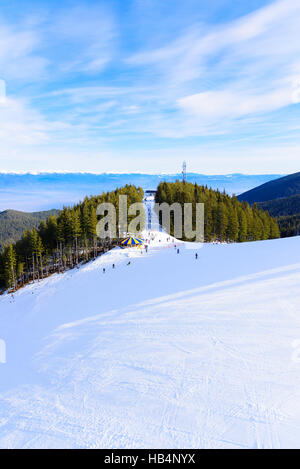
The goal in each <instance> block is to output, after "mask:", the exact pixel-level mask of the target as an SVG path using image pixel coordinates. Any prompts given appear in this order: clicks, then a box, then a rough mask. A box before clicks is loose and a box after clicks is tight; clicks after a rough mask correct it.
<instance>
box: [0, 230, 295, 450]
mask: <svg viewBox="0 0 300 469" xmlns="http://www.w3.org/2000/svg"><path fill="white" fill-rule="evenodd" d="M153 233H154V234H155V235H156V239H155V240H154V241H153V242H152V244H150V249H149V252H148V253H147V254H146V253H145V252H143V254H141V252H140V251H139V250H137V249H131V250H129V249H128V250H120V249H115V250H113V251H111V252H109V253H107V254H105V255H104V256H102V257H99V258H97V259H96V260H95V261H94V262H90V263H89V264H87V265H85V266H82V267H81V268H80V269H78V270H72V271H69V272H67V273H65V274H60V275H58V274H57V275H53V276H52V277H49V278H47V279H45V280H43V281H41V282H39V283H35V284H32V285H29V286H27V287H26V288H24V289H22V290H19V291H18V292H17V293H16V294H15V295H13V297H12V296H11V295H4V296H2V297H1V298H0V338H2V339H4V340H5V341H6V344H7V363H6V364H0V447H1V448H145V447H146V448H289V447H294V448H299V447H300V443H299V441H300V363H295V361H293V360H292V354H293V351H294V349H293V347H292V343H293V341H295V340H299V339H300V314H299V309H300V290H299V285H300V249H299V248H300V238H299V237H296V238H291V239H281V240H274V241H264V242H256V243H244V244H235V245H233V244H230V245H210V244H207V245H204V246H203V248H202V249H198V250H197V252H198V256H199V258H198V260H196V259H195V252H196V251H195V250H193V249H189V248H190V245H189V244H185V245H181V246H180V254H177V253H176V250H175V249H174V247H173V244H172V243H168V242H167V240H166V238H167V236H166V235H165V234H164V233H158V232H153ZM159 239H161V242H159ZM151 246H152V247H151ZM129 260H130V261H131V264H130V265H129V266H128V265H127V263H128V261H129ZM113 263H115V265H116V268H115V269H114V270H113V269H112V267H111V266H112V264H113ZM103 267H105V268H106V272H105V274H103V272H102V269H103Z"/></svg>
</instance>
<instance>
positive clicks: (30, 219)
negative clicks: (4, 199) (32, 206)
mask: <svg viewBox="0 0 300 469" xmlns="http://www.w3.org/2000/svg"><path fill="white" fill-rule="evenodd" d="M57 213H58V210H47V211H45V212H34V213H26V212H18V211H16V210H5V211H4V212H0V251H1V250H2V249H3V247H4V246H5V245H7V244H10V243H14V242H16V241H18V240H19V239H21V237H22V234H23V232H24V231H25V230H26V229H28V230H30V229H31V228H34V227H37V226H38V225H39V223H40V222H41V220H46V219H47V218H48V217H49V216H50V215H54V214H57Z"/></svg>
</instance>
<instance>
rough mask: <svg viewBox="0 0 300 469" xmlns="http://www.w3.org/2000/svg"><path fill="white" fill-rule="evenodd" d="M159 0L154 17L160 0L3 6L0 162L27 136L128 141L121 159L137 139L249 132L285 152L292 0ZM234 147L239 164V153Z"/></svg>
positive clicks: (70, 148) (236, 137) (175, 141)
mask: <svg viewBox="0 0 300 469" xmlns="http://www.w3.org/2000/svg"><path fill="white" fill-rule="evenodd" d="M154 3H155V2H154ZM166 3H167V4H168V5H169V9H171V10H170V11H172V14H170V17H169V18H167V19H164V21H163V22H162V23H159V20H160V19H161V18H160V17H155V14H156V12H158V13H157V14H158V15H161V14H163V11H167V10H168V8H167V5H166V6H165V9H164V10H163V6H162V5H160V6H159V7H158V6H157V7H156V6H155V5H154V4H152V3H151V2H139V1H138V2H132V4H131V3H130V2H129V4H128V7H127V8H125V6H124V2H122V1H121V0H120V1H119V0H116V2H108V1H105V0H103V1H101V2H95V1H93V0H88V1H87V2H81V1H79V2H77V3H76V5H75V4H74V3H73V2H70V3H68V5H69V7H68V8H66V7H65V5H64V4H56V8H51V7H50V6H51V3H50V0H49V3H48V2H47V1H45V4H47V5H48V8H45V10H42V11H41V10H40V11H39V14H37V15H36V16H35V17H34V19H30V15H29V13H28V11H27V12H26V14H25V13H24V17H23V18H22V17H21V16H20V15H19V17H18V18H19V19H18V21H16V22H15V23H13V22H12V21H11V20H9V18H5V15H4V16H3V17H2V18H1V19H0V71H1V72H0V74H1V76H0V78H3V79H5V80H6V82H7V96H8V101H7V103H6V105H5V106H3V105H1V104H0V126H1V127H0V136H1V143H2V150H1V149H0V161H1V164H2V165H3V164H4V165H6V166H9V162H8V163H7V162H4V163H2V162H3V161H4V158H5V155H6V154H7V151H8V150H12V149H13V151H14V152H15V154H22V157H23V158H24V155H25V153H26V151H24V148H23V147H22V145H25V144H26V148H28V154H29V153H30V151H31V152H32V153H33V150H36V148H37V145H41V146H42V147H39V151H41V154H46V153H47V154H50V153H51V148H53V149H54V150H53V151H57V152H58V146H60V150H59V154H60V155H61V154H63V152H64V151H66V150H65V149H66V148H67V151H66V154H68V155H70V154H72V152H73V153H74V154H77V150H78V145H82V147H83V146H85V148H86V152H89V155H92V154H94V155H96V154H98V153H97V149H99V148H100V149H101V151H102V152H103V154H105V155H107V154H112V155H115V156H114V158H116V155H117V154H118V152H119V153H120V154H121V153H124V152H125V149H128V148H129V147H130V149H131V152H130V151H129V152H128V153H127V155H126V158H127V159H128V155H129V154H132V155H137V154H140V155H141V157H142V156H143V155H145V158H147V153H146V149H147V148H148V147H150V149H149V151H150V152H151V151H152V150H151V148H155V149H158V150H161V149H162V148H165V147H168V148H172V147H173V148H174V149H176V151H177V149H178V146H179V145H180V152H181V155H183V156H184V157H187V152H188V154H191V155H196V154H199V145H200V144H201V142H202V141H203V140H205V145H208V142H214V139H215V140H218V141H220V142H221V141H223V142H226V145H227V143H228V141H232V142H238V141H242V142H245V139H252V142H256V143H255V145H254V146H256V145H258V143H260V142H261V139H262V138H264V139H266V140H269V141H271V140H272V139H275V138H276V139H277V140H280V141H281V142H285V141H286V140H287V139H293V151H291V152H290V155H291V160H292V161H294V163H295V164H296V159H295V154H296V150H295V148H296V147H297V142H298V140H299V137H298V131H299V124H298V122H299V118H298V114H299V109H298V108H299V104H298V103H299V102H300V32H299V24H300V3H299V2H297V1H295V0H277V1H273V2H270V1H267V0H263V2H258V1H257V2H254V3H253V4H256V5H260V4H261V3H263V5H264V6H262V7H260V8H257V9H255V10H254V11H251V12H250V13H249V7H248V8H247V9H246V8H245V11H246V10H247V13H244V14H240V15H236V14H234V13H235V12H234V5H232V2H230V1H229V0H228V3H227V10H228V11H232V15H228V16H227V19H226V20H224V21H220V19H218V21H217V20H216V19H215V17H212V19H211V20H210V21H205V17H204V15H202V16H201V14H195V15H194V14H193V12H194V11H195V13H196V12H197V13H198V10H201V6H199V2H195V1H193V0H188V1H187V5H186V8H185V9H186V10H187V12H188V13H186V16H185V17H184V21H181V18H180V15H181V14H182V12H183V11H184V9H183V8H182V5H181V4H182V2H179V1H178V2H177V1H171V0H170V1H167V2H166ZM220 3H222V4H224V5H225V4H226V0H223V1H222V2H220ZM150 4H151V5H150ZM133 5H134V6H135V9H134V8H133ZM149 5H150V6H151V8H150V6H149ZM130 7H131V8H130ZM171 7H172V8H171ZM196 7H197V8H196ZM147 8H148V9H147ZM149 8H150V10H151V11H150V10H149ZM240 8H241V9H243V8H242V7H240ZM133 9H134V12H133ZM205 9H208V7H207V6H206V7H205ZM149 11H150V13H151V15H150V14H149ZM176 11H177V17H176ZM147 13H148V14H149V16H151V18H150V19H151V21H150V20H149V21H148V20H147ZM28 15H29V16H28ZM20 18H21V19H20ZM181 23H182V24H181ZM154 24H156V26H155V31H153V25H154ZM159 24H161V25H162V26H161V28H159ZM143 28H145V31H143ZM147 28H148V29H147ZM163 28H169V29H168V31H165V30H163ZM160 29H161V31H160ZM4 142H6V143H4ZM203 144H204V143H203ZM211 144H212V143H211ZM243 144H244V143H243ZM5 145H6V146H5ZM46 146H47V152H46V150H45V148H46ZM283 147H284V145H283V144H281V145H279V146H278V148H283ZM40 148H42V150H40ZM207 148H208V146H206V147H205V149H206V150H207ZM299 148H300V141H299ZM82 151H83V152H84V150H82ZM218 151H220V152H221V153H222V145H220V147H218ZM197 152H198V153H197ZM171 153H172V152H171V150H170V155H171ZM124 154H125V153H124ZM244 154H245V155H246V154H247V155H248V156H247V157H246V156H245V158H246V159H247V161H248V163H247V164H248V166H249V167H251V164H250V156H249V155H250V153H249V152H246V153H244ZM151 155H152V153H151ZM152 157H153V156H152ZM132 158H133V159H134V158H135V157H134V156H132ZM224 158H227V156H226V155H225V153H224ZM142 159H143V158H140V162H142ZM41 161H42V158H41ZM67 161H70V159H68V160H67ZM80 161H81V162H82V159H80ZM118 161H119V159H118ZM139 164H140V163H139ZM141 164H143V163H141ZM41 165H42V166H43V163H41ZM170 165H172V157H171V156H170ZM74 166H75V163H74ZM0 169H1V168H0ZM30 169H35V168H30ZM70 169H71V168H70ZM81 169H85V168H84V167H82V168H81ZM284 172H285V171H284Z"/></svg>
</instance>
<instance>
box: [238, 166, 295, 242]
mask: <svg viewBox="0 0 300 469" xmlns="http://www.w3.org/2000/svg"><path fill="white" fill-rule="evenodd" d="M238 199H239V200H240V201H243V200H244V201H247V202H248V203H249V204H251V205H252V204H253V203H257V205H258V207H259V208H262V209H264V210H268V212H269V213H270V214H271V215H272V216H274V217H277V218H278V222H279V227H280V231H281V235H282V236H294V235H298V234H299V233H300V172H298V173H294V174H290V175H289V176H284V177H281V178H278V179H275V180H273V181H269V182H267V183H265V184H262V185H260V186H258V187H255V188H254V189H251V190H249V191H247V192H245V193H243V194H241V195H239V196H238Z"/></svg>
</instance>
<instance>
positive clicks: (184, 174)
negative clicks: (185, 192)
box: [182, 161, 186, 182]
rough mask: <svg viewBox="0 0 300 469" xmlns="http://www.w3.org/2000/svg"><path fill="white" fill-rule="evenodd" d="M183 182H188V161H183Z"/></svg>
mask: <svg viewBox="0 0 300 469" xmlns="http://www.w3.org/2000/svg"><path fill="white" fill-rule="evenodd" d="M182 182H186V162H185V161H184V162H183V165H182Z"/></svg>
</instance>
